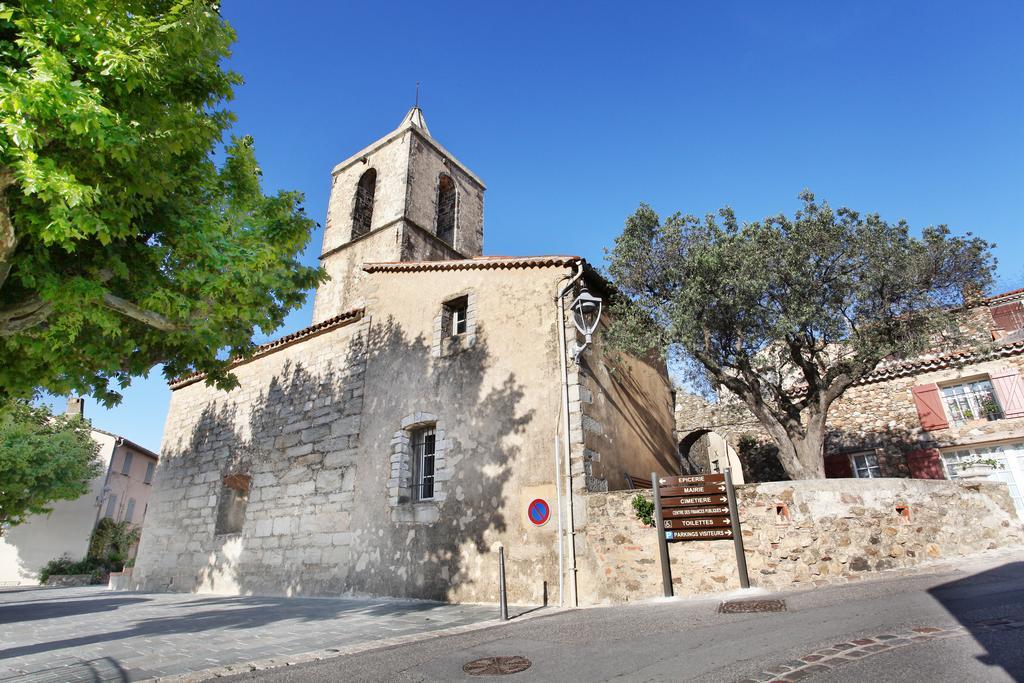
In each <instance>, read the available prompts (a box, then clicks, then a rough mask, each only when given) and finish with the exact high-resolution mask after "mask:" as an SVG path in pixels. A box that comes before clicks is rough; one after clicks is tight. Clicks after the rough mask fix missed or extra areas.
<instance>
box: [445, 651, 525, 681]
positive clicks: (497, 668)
mask: <svg viewBox="0 0 1024 683" xmlns="http://www.w3.org/2000/svg"><path fill="white" fill-rule="evenodd" d="M530 664H532V662H531V661H530V660H529V659H527V658H526V657H520V656H519V655H515V656H512V657H484V658H482V659H474V660H473V661H472V662H466V663H465V664H463V665H462V670H463V671H465V672H466V673H468V674H469V675H470V676H506V675H508V674H515V673H519V672H520V671H526V670H527V669H529V668H530Z"/></svg>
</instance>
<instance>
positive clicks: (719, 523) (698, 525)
mask: <svg viewBox="0 0 1024 683" xmlns="http://www.w3.org/2000/svg"><path fill="white" fill-rule="evenodd" d="M661 524H662V526H663V528H665V529H711V528H718V529H724V528H726V527H729V528H732V520H731V519H729V518H728V517H680V518H679V519H666V520H663V521H662V522H661Z"/></svg>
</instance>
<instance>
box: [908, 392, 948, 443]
mask: <svg viewBox="0 0 1024 683" xmlns="http://www.w3.org/2000/svg"><path fill="white" fill-rule="evenodd" d="M913 392H914V405H915V406H917V416H918V417H919V418H921V427H923V428H924V430H925V431H928V432H931V431H935V430H936V429H945V428H946V427H948V426H949V421H948V420H947V419H946V411H945V410H943V408H942V397H941V396H939V387H938V385H935V384H922V385H921V386H919V387H914V389H913Z"/></svg>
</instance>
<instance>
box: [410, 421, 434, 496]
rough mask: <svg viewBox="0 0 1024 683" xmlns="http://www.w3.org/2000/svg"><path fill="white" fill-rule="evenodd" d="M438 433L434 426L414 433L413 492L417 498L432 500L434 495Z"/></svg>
mask: <svg viewBox="0 0 1024 683" xmlns="http://www.w3.org/2000/svg"><path fill="white" fill-rule="evenodd" d="M436 440H437V433H436V432H435V431H434V428H433V427H425V428H423V429H417V430H416V431H414V432H413V434H412V452H413V457H414V459H415V460H414V462H413V468H414V469H413V474H414V476H415V479H414V481H415V483H414V484H413V493H414V494H415V495H414V498H415V499H416V500H430V499H432V498H433V497H434V454H435V452H436V448H437V442H436Z"/></svg>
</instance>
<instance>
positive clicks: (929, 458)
mask: <svg viewBox="0 0 1024 683" xmlns="http://www.w3.org/2000/svg"><path fill="white" fill-rule="evenodd" d="M907 469H909V470H910V476H911V478H913V479H945V478H946V470H945V469H944V468H943V467H942V456H941V455H939V451H938V450H936V449H934V448H925V449H922V450H920V451H911V452H910V453H907Z"/></svg>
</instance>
